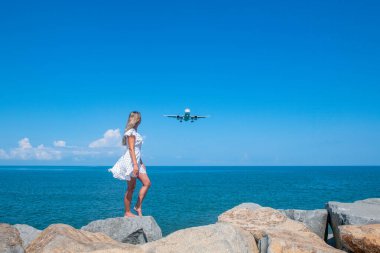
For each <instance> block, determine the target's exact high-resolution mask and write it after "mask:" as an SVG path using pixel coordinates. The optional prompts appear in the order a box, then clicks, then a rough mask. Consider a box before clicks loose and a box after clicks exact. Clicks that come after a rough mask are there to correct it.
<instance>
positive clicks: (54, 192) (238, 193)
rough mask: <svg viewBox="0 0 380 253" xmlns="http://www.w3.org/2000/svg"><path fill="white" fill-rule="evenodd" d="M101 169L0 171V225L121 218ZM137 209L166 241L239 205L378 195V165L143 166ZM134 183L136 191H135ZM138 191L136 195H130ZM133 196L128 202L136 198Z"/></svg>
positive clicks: (119, 190) (119, 186)
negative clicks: (142, 195)
mask: <svg viewBox="0 0 380 253" xmlns="http://www.w3.org/2000/svg"><path fill="white" fill-rule="evenodd" d="M107 168H108V167H57V166H51V167H50V166H45V167H41V166H12V167H9V166H8V167H6V166H2V167H0V222H5V223H10V224H16V223H22V224H29V225H31V226H33V227H36V228H38V229H44V228H45V227H47V226H48V225H49V224H52V223H66V224H70V225H72V226H74V227H76V228H80V227H81V226H83V225H86V224H88V223H89V222H91V221H93V220H97V219H105V218H109V217H116V216H122V215H123V212H124V210H123V208H124V206H123V197H124V192H125V190H126V183H125V182H123V181H120V180H117V179H114V178H113V177H112V175H111V173H109V172H107ZM147 170H148V175H149V176H150V178H151V181H152V187H151V189H150V191H149V193H148V195H147V197H146V199H145V202H144V205H143V212H144V215H152V216H154V218H155V219H156V221H157V223H158V224H159V226H160V227H161V229H162V231H163V234H164V235H167V234H169V233H171V232H173V231H175V230H178V229H182V228H187V227H192V226H200V225H206V224H210V223H214V222H216V220H217V217H218V215H219V214H221V213H222V212H224V211H226V210H227V209H230V208H232V207H234V206H236V205H238V204H240V203H242V202H255V203H258V204H260V205H263V206H270V207H273V208H284V209H288V208H296V209H317V208H324V204H325V203H326V202H327V201H330V200H336V201H342V202H352V201H355V200H359V199H365V198H374V197H380V167H376V166H373V167H158V166H157V167H148V168H147ZM139 186H140V185H138V186H137V187H139ZM137 190H138V188H136V191H135V193H136V194H137ZM136 194H135V196H134V199H133V201H135V200H136Z"/></svg>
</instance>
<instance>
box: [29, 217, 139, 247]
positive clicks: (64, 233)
mask: <svg viewBox="0 0 380 253" xmlns="http://www.w3.org/2000/svg"><path fill="white" fill-rule="evenodd" d="M111 249H112V250H117V249H123V250H124V251H125V252H132V253H140V252H142V251H141V249H139V248H138V247H137V246H135V245H130V244H123V243H119V242H117V241H115V240H113V239H112V238H110V237H108V236H107V235H105V234H102V233H91V232H88V231H83V230H78V229H75V228H73V227H71V226H69V225H65V224H54V225H50V226H49V227H47V228H46V229H45V230H43V231H42V233H41V234H40V235H39V236H38V237H37V238H36V239H35V240H33V241H32V243H31V244H29V246H28V247H27V248H26V252H27V253H55V252H57V253H58V252H59V253H77V252H91V251H95V250H111Z"/></svg>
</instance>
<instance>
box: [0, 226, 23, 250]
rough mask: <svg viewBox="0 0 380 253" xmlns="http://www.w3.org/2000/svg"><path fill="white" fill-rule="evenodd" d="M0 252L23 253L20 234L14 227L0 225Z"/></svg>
mask: <svg viewBox="0 0 380 253" xmlns="http://www.w3.org/2000/svg"><path fill="white" fill-rule="evenodd" d="M0 252H2V253H24V252H25V250H24V248H23V247H22V240H21V237H20V233H19V232H18V230H17V229H16V228H14V227H12V226H11V225H9V224H6V223H0Z"/></svg>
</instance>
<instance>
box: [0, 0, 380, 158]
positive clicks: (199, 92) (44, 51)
mask: <svg viewBox="0 0 380 253" xmlns="http://www.w3.org/2000/svg"><path fill="white" fill-rule="evenodd" d="M379 9H380V4H379V3H378V1H360V2H358V1H343V0H340V1H336V0H332V1H301V0H299V1H279V0H278V1H33V2H30V1H8V2H5V3H2V8H0V31H1V33H0V55H1V57H0V85H1V93H0V117H1V124H0V164H15V165H16V164H32V165H33V164H46V165H51V164H57V165H75V164H81V165H112V164H113V163H114V162H115V161H116V159H117V158H118V156H120V155H121V154H122V152H123V149H122V148H120V147H119V143H120V142H119V139H120V134H122V130H123V128H124V125H125V122H126V118H127V116H128V114H129V112H130V111H131V110H139V111H141V113H142V117H143V121H142V125H141V128H140V129H139V131H140V132H141V134H142V135H143V136H144V137H145V142H144V146H143V157H144V162H145V163H146V164H147V165H378V164H380V131H379V129H380V95H379V94H380V64H379V62H380V61H379V59H380V47H379V45H380V34H379V32H378V27H379V26H380V17H379V15H378V12H379ZM186 107H189V108H190V109H191V111H192V113H194V114H205V115H211V118H210V119H206V120H202V121H198V122H196V123H193V124H190V123H182V124H180V123H178V122H176V121H175V120H172V119H167V118H164V117H162V115H163V114H173V113H174V114H176V113H182V112H183V110H184V109H185V108H186ZM118 129H119V130H118Z"/></svg>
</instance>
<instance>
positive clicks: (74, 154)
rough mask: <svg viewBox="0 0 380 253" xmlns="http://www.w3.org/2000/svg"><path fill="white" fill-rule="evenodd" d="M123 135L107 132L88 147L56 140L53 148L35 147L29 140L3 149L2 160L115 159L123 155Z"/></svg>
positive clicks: (116, 131) (112, 130)
mask: <svg viewBox="0 0 380 253" xmlns="http://www.w3.org/2000/svg"><path fill="white" fill-rule="evenodd" d="M122 152H123V150H122V145H121V134H120V130H119V129H109V130H107V131H105V133H104V135H103V137H102V138H100V139H97V140H95V141H93V142H91V143H90V144H89V145H88V146H67V145H66V141H63V140H55V141H54V142H53V143H52V145H51V146H45V145H43V144H40V145H38V146H33V145H32V143H31V142H30V140H29V138H27V137H25V138H22V139H21V140H19V141H18V146H17V147H13V148H9V149H7V150H6V149H1V148H0V160H25V161H28V160H38V161H52V160H67V159H73V160H77V159H82V160H83V159H92V158H96V159H98V158H110V157H115V159H116V158H117V157H118V156H120V155H122Z"/></svg>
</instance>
